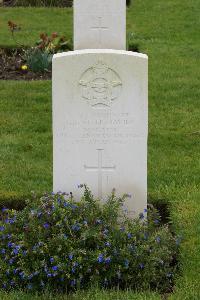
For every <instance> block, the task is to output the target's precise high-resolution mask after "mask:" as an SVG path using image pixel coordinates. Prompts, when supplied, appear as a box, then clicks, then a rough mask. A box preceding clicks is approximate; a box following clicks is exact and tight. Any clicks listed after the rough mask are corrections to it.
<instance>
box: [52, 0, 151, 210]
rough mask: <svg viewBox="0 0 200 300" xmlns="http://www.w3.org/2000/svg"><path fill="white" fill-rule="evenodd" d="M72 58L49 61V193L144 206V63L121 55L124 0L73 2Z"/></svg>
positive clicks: (131, 55)
mask: <svg viewBox="0 0 200 300" xmlns="http://www.w3.org/2000/svg"><path fill="white" fill-rule="evenodd" d="M74 41H75V45H74V48H75V49H76V50H75V51H71V52H67V53H60V54H57V55H55V56H54V58H53V139H54V141H53V145H54V151H53V163H54V167H53V176H54V177H53V183H54V191H55V192H57V191H64V192H73V194H74V196H75V197H76V198H77V199H79V198H80V197H81V192H80V191H79V190H78V189H77V186H78V185H79V184H83V183H85V184H87V185H88V186H89V187H90V188H91V190H92V192H93V194H94V196H95V197H98V198H99V199H105V198H106V196H107V195H109V194H110V193H111V191H112V189H113V188H115V189H116V192H117V194H118V195H122V194H124V193H128V194H130V195H131V198H129V199H128V200H127V202H126V204H127V206H128V208H129V211H130V212H131V213H137V214H138V213H140V212H142V211H143V210H144V209H145V208H146V205H147V135H148V103H147V102H148V75H147V73H148V71H147V69H148V58H147V56H146V55H145V54H139V53H133V52H127V51H125V48H126V2H125V0H84V1H83V0H75V1H74Z"/></svg>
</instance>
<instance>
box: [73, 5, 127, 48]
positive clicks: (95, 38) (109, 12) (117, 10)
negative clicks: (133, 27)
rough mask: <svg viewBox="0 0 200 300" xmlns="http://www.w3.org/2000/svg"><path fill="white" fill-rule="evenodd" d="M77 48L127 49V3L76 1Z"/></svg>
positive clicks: (75, 36) (75, 46) (75, 32)
mask: <svg viewBox="0 0 200 300" xmlns="http://www.w3.org/2000/svg"><path fill="white" fill-rule="evenodd" d="M74 49H75V50H79V49H118V50H125V49H126V1H125V0H75V1H74Z"/></svg>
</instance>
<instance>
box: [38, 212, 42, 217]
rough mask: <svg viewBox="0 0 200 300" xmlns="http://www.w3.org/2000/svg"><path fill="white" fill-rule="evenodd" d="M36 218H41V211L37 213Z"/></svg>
mask: <svg viewBox="0 0 200 300" xmlns="http://www.w3.org/2000/svg"><path fill="white" fill-rule="evenodd" d="M37 216H38V219H40V218H41V216H42V212H41V211H39V212H38V213H37Z"/></svg>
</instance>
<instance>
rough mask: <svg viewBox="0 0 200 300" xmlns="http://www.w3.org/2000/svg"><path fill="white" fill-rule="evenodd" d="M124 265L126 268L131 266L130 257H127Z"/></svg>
mask: <svg viewBox="0 0 200 300" xmlns="http://www.w3.org/2000/svg"><path fill="white" fill-rule="evenodd" d="M124 266H125V268H128V267H129V260H128V259H125V261H124Z"/></svg>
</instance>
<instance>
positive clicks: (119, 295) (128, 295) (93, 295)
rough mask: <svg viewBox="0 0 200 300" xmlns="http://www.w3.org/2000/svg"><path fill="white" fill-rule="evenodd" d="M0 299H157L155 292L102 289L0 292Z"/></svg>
mask: <svg viewBox="0 0 200 300" xmlns="http://www.w3.org/2000/svg"><path fill="white" fill-rule="evenodd" d="M0 297H1V298H0V299H1V300H30V299H31V300H54V299H56V300H122V299H123V300H158V299H160V296H159V295H158V294H156V293H150V292H147V293H140V294H138V293H133V292H130V291H109V292H108V291H104V290H98V289H91V290H89V291H88V292H77V293H75V294H74V295H68V296H67V295H56V296H55V295H51V294H48V293H47V294H44V295H30V294H25V293H20V292H17V293H15V292H13V293H9V294H6V293H4V292H0Z"/></svg>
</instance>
